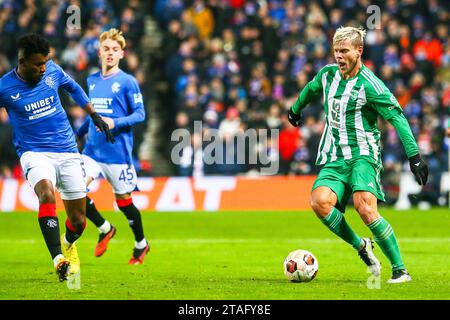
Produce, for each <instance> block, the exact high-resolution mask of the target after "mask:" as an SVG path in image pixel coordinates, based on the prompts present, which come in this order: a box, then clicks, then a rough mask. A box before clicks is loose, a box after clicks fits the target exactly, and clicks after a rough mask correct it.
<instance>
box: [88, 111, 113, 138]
mask: <svg viewBox="0 0 450 320" xmlns="http://www.w3.org/2000/svg"><path fill="white" fill-rule="evenodd" d="M91 118H92V121H94V124H95V126H96V127H97V128H98V129H99V130H100V131H101V132H104V133H105V135H106V141H108V142H111V143H114V142H115V141H116V139H114V135H113V134H112V133H111V130H109V126H108V124H107V123H106V122H105V121H103V119H102V117H100V116H99V115H98V113H97V112H94V113H91Z"/></svg>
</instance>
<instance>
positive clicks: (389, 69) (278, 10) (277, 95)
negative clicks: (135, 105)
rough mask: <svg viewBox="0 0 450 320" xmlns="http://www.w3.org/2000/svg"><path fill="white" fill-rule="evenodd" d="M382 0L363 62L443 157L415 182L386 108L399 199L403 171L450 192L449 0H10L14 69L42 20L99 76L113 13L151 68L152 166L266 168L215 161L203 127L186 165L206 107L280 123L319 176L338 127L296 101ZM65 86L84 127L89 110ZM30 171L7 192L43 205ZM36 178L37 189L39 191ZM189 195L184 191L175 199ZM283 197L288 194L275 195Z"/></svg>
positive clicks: (290, 148)
mask: <svg viewBox="0 0 450 320" xmlns="http://www.w3.org/2000/svg"><path fill="white" fill-rule="evenodd" d="M374 4H375V5H378V6H379V8H380V9H381V11H380V12H381V28H379V29H373V30H368V33H367V38H366V44H365V50H364V54H363V62H364V63H365V65H366V66H368V67H369V68H371V69H372V70H373V71H374V72H375V74H377V75H379V77H380V78H381V79H382V80H383V81H384V82H385V84H386V85H387V87H388V88H389V89H390V90H391V91H392V92H393V93H394V94H395V96H396V97H397V99H398V101H399V102H400V104H401V106H402V107H403V109H404V112H405V115H406V117H407V119H408V121H409V123H410V125H411V128H412V131H413V133H414V136H415V137H416V140H417V141H418V144H419V148H420V151H421V154H422V155H423V156H424V157H425V158H426V160H427V162H428V164H429V167H430V177H429V183H428V184H427V186H426V187H425V188H422V189H420V188H412V189H411V185H414V182H413V181H412V180H411V175H410V173H409V167H408V162H407V159H406V158H405V153H404V151H403V147H402V145H401V143H400V141H399V138H398V136H397V134H396V132H395V130H394V128H393V127H392V126H390V125H389V124H387V123H386V122H385V121H383V120H380V125H381V129H380V130H381V132H382V134H383V139H382V143H383V161H384V169H385V170H384V173H383V176H382V182H383V186H384V189H385V192H386V196H387V203H388V204H394V203H396V202H398V199H399V197H400V191H401V188H400V185H401V184H403V185H405V186H407V187H409V188H410V189H411V190H412V191H411V190H409V191H408V192H412V193H416V195H415V196H408V198H407V199H406V200H405V201H407V202H408V203H409V202H411V203H412V204H413V205H415V204H418V203H420V202H421V201H423V200H424V201H426V202H427V203H429V204H432V205H441V206H443V205H446V202H447V199H448V195H447V193H448V189H449V187H448V186H449V185H450V183H449V182H448V181H449V180H446V179H450V178H449V177H448V176H446V173H445V172H446V171H447V170H448V148H449V139H448V138H445V135H444V131H445V129H446V127H447V121H448V118H449V110H450V85H449V83H450V81H449V78H450V43H449V30H448V29H449V25H450V24H449V20H450V14H449V10H448V2H446V1H438V0H403V1H398V0H390V1H370V2H369V1H366V0H342V1H335V0H323V1H295V0H291V1H281V0H269V1H243V0H228V1H218V0H193V1H188V0H185V1H182V0H155V1H139V0H132V1H128V2H121V1H106V0H92V1H45V0H42V1H32V0H28V1H8V0H5V1H1V3H0V30H1V33H0V34H1V35H0V41H1V43H2V46H1V49H0V74H4V73H6V72H7V71H9V70H10V69H11V68H12V67H14V66H15V65H16V64H17V61H16V49H15V41H16V39H17V38H18V37H19V36H20V35H22V34H25V33H27V32H31V31H33V32H39V33H41V34H43V35H45V36H46V37H47V38H49V40H50V41H51V43H52V45H53V48H52V53H51V55H52V59H54V60H55V61H56V62H57V63H59V64H60V65H61V66H62V67H63V68H64V70H65V71H66V72H68V73H69V74H70V75H71V76H72V77H73V78H74V79H76V80H77V81H78V82H79V83H80V84H81V85H82V86H83V87H84V88H85V87H86V82H85V79H86V76H87V75H88V74H90V73H92V72H94V71H97V70H98V58H97V56H96V49H97V47H98V40H97V38H98V36H99V34H100V33H101V32H102V31H104V30H106V29H108V28H110V27H116V28H119V29H121V30H122V31H123V32H124V35H125V37H126V39H127V48H126V56H125V59H124V61H123V62H122V63H121V68H122V69H123V70H124V71H126V72H130V73H132V74H133V75H134V76H135V77H136V78H137V80H138V82H139V85H140V87H141V90H142V93H143V96H144V99H145V106H146V108H147V120H146V121H145V122H144V123H142V124H140V125H138V126H136V127H135V148H134V155H135V165H136V167H137V169H138V172H139V175H140V176H141V177H165V176H184V177H186V176H187V177H189V176H194V177H195V178H201V177H203V176H240V178H239V180H240V179H243V180H245V179H246V178H245V177H252V178H253V177H255V175H256V176H257V175H258V173H257V172H258V169H259V168H258V167H255V166H249V165H237V164H236V165H233V164H231V165H230V164H227V165H212V166H211V165H210V166H206V165H204V163H202V162H201V161H197V160H195V159H198V157H196V155H200V156H201V152H202V151H201V148H198V147H199V146H200V145H199V143H198V140H199V139H193V140H196V142H195V143H194V147H193V148H191V149H190V150H183V154H185V155H189V156H186V157H184V158H183V162H182V164H181V165H174V164H173V163H172V161H171V158H170V154H171V147H172V146H173V145H174V142H173V141H171V140H170V136H171V133H172V132H173V130H174V129H177V128H186V129H188V130H191V131H192V129H193V126H192V125H193V122H194V121H196V120H198V121H203V126H204V128H205V129H204V132H203V134H205V135H207V132H208V128H213V129H215V128H217V129H219V131H220V132H221V133H222V134H224V136H232V135H236V134H237V135H239V134H240V132H242V130H245V129H246V128H255V129H258V128H267V129H279V130H280V131H279V132H280V134H279V140H278V146H273V145H265V146H263V147H265V148H267V149H268V151H267V152H269V151H270V152H271V151H273V150H270V149H271V148H277V149H278V150H275V151H279V157H278V158H276V159H275V161H279V167H280V170H279V175H280V176H288V177H290V179H293V180H294V181H296V183H297V184H298V185H299V186H300V185H302V186H305V183H304V181H307V180H308V179H310V176H311V175H315V174H316V173H317V172H318V170H319V168H318V167H317V166H315V165H314V161H315V157H316V151H317V145H318V141H319V139H320V136H321V134H322V130H323V127H324V114H323V107H322V106H321V102H320V100H317V101H314V102H313V103H312V104H311V105H310V106H309V107H308V108H307V109H305V111H304V113H303V116H304V119H305V123H304V125H303V126H302V127H301V128H299V129H298V128H294V127H292V126H290V125H289V123H288V122H287V119H286V110H287V108H288V107H289V106H290V105H291V104H292V102H293V101H294V100H295V99H296V97H297V94H298V92H299V89H300V88H302V87H303V86H304V85H305V84H306V83H307V81H308V80H309V79H311V78H312V76H313V75H314V74H315V72H317V71H318V70H319V69H320V68H321V67H322V66H324V65H326V64H328V63H332V62H333V57H332V53H331V50H330V40H331V38H332V35H333V33H334V31H335V30H336V28H337V27H339V26H341V25H353V26H364V27H365V26H366V21H367V18H368V16H369V14H368V13H367V12H366V9H367V7H368V6H369V5H374ZM69 5H76V6H78V7H79V8H80V9H81V11H80V12H81V28H79V29H68V28H66V20H67V18H68V17H69V16H70V14H69V13H67V11H66V9H67V7H68V6H69ZM64 97H65V98H64V105H65V107H66V108H67V111H68V114H69V117H70V120H71V123H72V125H73V127H74V128H75V129H76V128H77V127H78V126H79V125H80V124H81V123H82V121H83V119H84V116H85V115H84V113H83V111H82V110H81V109H80V107H79V106H77V105H75V104H74V102H73V101H72V100H71V99H70V98H68V97H67V96H64ZM0 110H1V111H0V139H1V141H0V150H1V151H0V152H1V156H0V167H1V171H0V175H1V179H2V182H1V184H0V189H1V190H2V199H8V200H9V199H11V198H10V196H11V191H8V192H7V193H5V192H4V190H11V189H10V187H11V186H12V184H11V181H9V180H8V183H9V184H8V185H6V184H5V181H6V180H4V179H10V178H13V179H23V175H22V172H21V169H20V167H19V164H18V158H17V156H16V155H15V152H14V149H13V147H12V144H11V135H12V130H11V127H10V126H9V124H8V118H7V115H6V112H5V110H4V109H0ZM194 135H195V134H194ZM197 138H198V137H197ZM225 143H226V142H225ZM189 148H190V147H189ZM247 151H248V150H247ZM250 152H251V151H250ZM275 154H277V152H275ZM302 177H304V178H302ZM249 179H250V178H249ZM305 179H306V180H305ZM145 181H148V180H144V182H143V183H144V184H145V183H146V182H145ZM155 181H157V183H156V185H157V184H159V183H165V182H167V180H164V178H163V179H162V180H160V179H159V180H158V179H156V180H155ZM175 181H178V183H181V187H180V185H178V187H174V190H176V189H177V188H178V189H179V188H181V189H179V190H186V189H183V184H184V185H185V188H187V187H186V182H183V181H185V180H183V179H181V180H179V179H178V180H175ZM180 181H181V182H180ZM187 181H190V180H187ZM402 181H403V182H402ZM20 183H22V182H19V187H17V186H16V187H15V188H16V189H14V188H13V189H12V190H16V195H15V196H16V197H17V199H18V200H17V201H18V203H19V205H18V207H14V206H11V204H10V202H9V201H6V200H5V201H6V202H7V203H9V204H6V205H2V208H1V210H2V211H6V209H8V208H11V209H14V208H27V209H32V208H33V205H29V206H23V207H21V206H20V202H21V201H22V200H21V199H22V198H23V197H24V196H23V192H22V194H21V192H20V190H21V187H20V186H21V185H24V186H25V187H24V188H26V183H25V184H23V183H22V184H20ZM153 183H154V182H153ZM189 183H191V185H190V186H191V187H192V186H193V184H192V182H188V184H189ZM261 183H262V184H265V183H266V180H265V179H263V180H261ZM175 184H176V183H175ZM306 186H308V183H307V182H306ZM188 187H189V185H188ZM192 188H193V187H192ZM255 188H259V187H258V186H256V187H255ZM291 188H292V187H291ZM194 189H195V188H194ZM255 190H256V191H257V190H262V189H255ZM289 190H292V189H288V188H287V187H286V191H289ZM24 192H25V194H27V195H28V196H29V197H33V194H32V192H31V193H30V192H28V191H24ZM27 192H28V193H27ZM108 192H109V190H108ZM183 193H184V192H180V194H183ZM104 194H105V195H107V193H104ZM264 194H267V195H269V194H270V192H269V193H264ZM298 194H301V193H300V192H298ZM303 194H307V192H306V193H303ZM28 196H25V198H27V197H28ZM178 196H179V194H172V197H173V199H172V200H173V203H174V204H176V203H177V201H179V199H178V198H177V197H178ZM203 196H204V195H203ZM13 197H14V195H13ZM402 197H403V198H404V197H405V190H403V196H402ZM194 198H195V197H194ZM24 201H25V202H26V200H24ZM110 203H111V205H112V204H113V199H111V201H110ZM279 203H282V201H281V200H280V199H279V201H277V202H274V204H273V206H274V207H276V206H277V205H278V204H279ZM181 207H182V206H181ZM152 208H154V207H152ZM174 208H175V207H174ZM195 208H197V209H199V208H200V209H201V208H203V209H205V208H204V207H201V206H200V207H195ZM423 208H426V206H424V207H423ZM299 209H306V207H303V206H300V207H299Z"/></svg>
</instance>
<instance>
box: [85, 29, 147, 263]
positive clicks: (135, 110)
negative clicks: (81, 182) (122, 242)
mask: <svg viewBox="0 0 450 320" xmlns="http://www.w3.org/2000/svg"><path fill="white" fill-rule="evenodd" d="M99 42H100V47H99V57H100V60H101V71H99V72H97V73H94V74H92V75H90V76H89V77H88V79H87V85H88V90H89V98H90V100H91V103H92V105H93V106H94V108H95V110H96V112H98V113H99V114H101V116H102V119H103V120H104V121H105V122H106V123H107V124H108V125H109V128H110V130H111V132H112V134H113V135H114V138H115V144H114V145H111V144H109V143H107V141H106V139H105V137H104V135H102V134H101V133H100V132H98V130H96V128H95V126H94V124H93V123H92V121H91V120H89V119H88V120H87V121H85V123H84V124H83V125H82V126H81V127H80V129H79V130H78V132H77V135H78V137H82V136H84V135H85V134H86V133H87V140H86V143H85V146H84V150H83V152H82V154H83V161H84V166H85V170H86V176H87V185H89V184H90V183H91V182H92V181H93V180H94V179H96V178H98V177H100V176H103V177H104V178H105V179H107V180H108V182H109V183H110V184H111V186H112V187H113V191H114V194H115V198H116V203H117V206H118V208H119V209H120V210H121V211H122V212H123V213H124V214H125V216H126V217H127V219H128V222H129V225H130V227H131V229H132V231H133V234H134V237H135V245H134V249H133V254H132V256H131V258H130V260H129V262H128V263H129V264H142V263H143V262H144V258H145V255H146V254H147V253H148V251H149V250H150V246H149V244H148V242H147V240H146V239H145V236H144V230H143V225H142V219H141V213H140V212H139V210H138V209H137V208H136V206H135V205H134V203H133V199H132V196H131V193H132V192H133V191H135V190H137V174H136V170H135V168H134V166H133V156H132V150H133V130H132V126H133V125H135V124H137V123H140V122H142V121H144V120H145V109H144V104H143V99H142V94H141V92H140V89H139V85H138V82H137V81H136V79H135V78H134V77H133V76H131V75H130V74H128V73H126V72H124V71H122V70H121V69H120V68H119V62H120V60H121V59H122V58H123V56H124V48H125V45H126V42H125V39H124V37H123V36H122V32H121V31H119V30H117V29H114V28H112V29H110V30H108V31H105V32H103V33H102V34H101V35H100V41H99ZM86 216H87V217H88V218H89V219H90V220H91V221H92V222H93V223H94V224H95V225H96V226H97V228H98V230H99V232H100V235H99V240H98V243H97V246H96V248H95V252H94V253H95V256H97V257H100V256H101V255H103V253H104V252H105V251H106V249H107V246H108V243H109V241H110V240H111V238H112V237H114V235H115V233H116V228H115V227H114V226H113V225H111V223H110V222H109V221H107V220H105V219H104V218H103V216H102V215H101V214H100V213H99V212H98V210H97V209H96V207H95V205H94V202H93V201H92V200H91V199H89V197H88V198H87V203H86Z"/></svg>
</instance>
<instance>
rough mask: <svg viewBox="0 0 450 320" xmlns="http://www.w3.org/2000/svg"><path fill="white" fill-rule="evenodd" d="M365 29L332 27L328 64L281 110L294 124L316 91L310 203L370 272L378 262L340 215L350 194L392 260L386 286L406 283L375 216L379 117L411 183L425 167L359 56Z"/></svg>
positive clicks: (387, 231) (398, 112)
mask: <svg viewBox="0 0 450 320" xmlns="http://www.w3.org/2000/svg"><path fill="white" fill-rule="evenodd" d="M364 36H365V31H364V30H363V29H358V28H353V27H340V28H339V29H337V30H336V33H335V34H334V37H333V52H334V57H335V60H336V64H330V65H327V66H325V67H323V68H322V69H321V70H320V71H319V72H318V73H317V74H316V76H315V77H314V79H313V80H311V81H310V82H309V83H308V84H307V85H306V86H305V87H304V88H303V90H302V91H301V92H300V94H299V96H298V98H297V100H296V102H295V103H294V104H293V105H292V107H291V108H290V110H289V114H288V118H289V121H290V123H291V124H292V125H294V126H299V125H300V124H301V111H302V110H303V109H304V108H305V107H306V105H307V104H308V103H309V102H310V101H311V99H312V98H313V97H314V96H317V95H319V94H323V103H324V108H325V114H326V125H325V129H324V132H323V135H322V138H321V141H320V144H319V150H318V155H317V161H316V163H317V164H318V165H323V167H322V169H321V170H320V173H319V175H318V177H317V180H316V181H315V183H314V185H313V188H312V194H311V207H312V209H313V210H314V212H315V213H316V215H317V216H318V217H319V218H320V219H321V221H322V222H323V224H325V226H327V227H328V229H330V230H331V231H332V232H333V233H335V234H336V235H337V236H339V237H340V238H342V239H343V240H344V241H346V242H347V243H349V244H350V245H351V246H352V247H353V248H354V249H355V250H356V251H357V252H358V254H359V256H360V257H361V259H362V260H363V261H364V263H365V264H366V265H367V266H368V267H369V270H370V271H371V272H372V274H373V275H374V276H379V275H380V273H381V266H380V262H379V261H378V259H377V258H376V257H375V255H374V253H373V242H372V241H371V240H370V239H369V238H361V237H360V236H359V235H357V234H356V233H355V232H354V231H353V230H352V228H351V227H350V225H349V224H348V223H347V222H346V221H345V218H344V215H343V212H344V211H345V206H346V204H347V202H348V200H349V198H350V196H351V195H352V194H353V202H354V205H355V209H356V211H357V212H358V213H359V215H360V216H361V219H362V220H363V221H364V223H365V224H366V225H367V227H369V229H370V231H371V232H372V234H373V237H374V239H375V242H376V243H377V244H378V246H379V247H380V248H381V250H382V251H383V253H384V254H385V256H386V257H387V258H388V259H389V261H390V263H391V265H392V277H391V278H390V279H389V280H388V283H402V282H408V281H411V276H410V275H409V274H408V272H407V270H406V267H405V264H404V263H403V260H402V257H401V254H400V249H399V246H398V243H397V239H396V237H395V234H394V230H393V229H392V227H391V225H390V224H389V222H388V221H386V220H385V219H384V218H383V217H381V216H380V214H379V212H378V209H377V201H378V200H380V201H384V193H383V191H382V187H381V184H380V174H381V171H382V168H383V167H382V162H381V148H380V132H379V130H378V129H377V118H378V116H379V115H380V116H382V117H383V118H384V119H386V120H387V121H388V122H389V123H391V124H392V125H393V126H394V127H395V129H396V130H397V132H398V134H399V137H400V140H401V142H402V144H403V146H404V149H405V152H406V154H407V156H408V159H409V162H410V168H411V171H412V173H413V174H414V176H415V178H416V180H417V182H418V183H419V184H420V185H425V183H426V182H427V178H428V166H427V164H426V163H425V162H424V161H423V160H422V158H421V157H420V154H419V149H418V147H417V143H416V141H415V139H414V136H413V134H412V132H411V129H410V127H409V124H408V121H407V120H406V118H405V116H404V115H403V112H402V108H401V107H400V105H399V103H398V102H397V100H396V99H395V97H394V96H393V95H392V93H391V92H390V91H389V89H387V88H386V86H385V85H384V83H383V82H382V81H381V80H380V79H378V78H377V77H376V76H375V75H374V74H373V73H372V71H370V70H369V69H368V68H367V67H366V66H364V64H363V63H362V61H361V55H362V52H363V45H364Z"/></svg>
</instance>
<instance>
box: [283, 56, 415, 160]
mask: <svg viewBox="0 0 450 320" xmlns="http://www.w3.org/2000/svg"><path fill="white" fill-rule="evenodd" d="M320 93H322V94H323V104H324V108H325V114H326V125H325V129H324V132H323V134H322V138H321V140H320V144H319V150H318V154H317V160H316V164H318V165H323V164H325V163H328V162H334V161H336V160H349V159H353V158H356V157H367V159H368V160H369V161H370V162H372V163H374V164H376V165H381V145H380V131H379V130H378V128H377V118H378V115H381V116H382V117H383V118H385V119H386V120H388V121H389V122H390V123H392V125H393V126H394V127H395V128H396V129H397V132H398V133H399V136H400V139H401V141H402V143H403V145H404V147H405V150H406V153H407V155H408V157H410V156H413V155H415V154H417V153H419V151H418V148H417V144H416V141H415V139H414V136H413V135H412V132H411V129H410V127H409V124H408V121H407V120H406V118H405V117H404V115H403V111H402V108H401V107H400V105H399V103H398V101H397V99H396V98H395V97H394V95H393V94H392V93H391V92H390V91H389V89H388V88H387V87H386V86H385V85H384V83H383V82H382V81H381V80H380V79H378V78H377V77H376V76H375V75H374V74H373V72H372V71H370V70H369V69H368V68H367V67H365V66H364V65H362V67H361V69H360V70H359V72H358V73H357V74H356V75H355V76H354V77H351V78H349V79H343V78H342V76H341V74H340V72H339V69H338V66H337V64H330V65H327V66H325V67H323V68H322V69H321V70H320V71H319V72H318V73H317V74H316V76H315V77H314V79H313V80H311V81H310V82H309V83H308V84H307V85H306V86H305V88H303V90H302V91H301V92H300V94H299V97H298V99H297V101H296V103H295V104H294V105H293V106H292V110H293V112H294V113H295V114H299V112H301V110H302V109H303V108H304V107H306V105H307V104H308V103H309V102H310V101H311V99H312V98H313V97H314V96H316V95H319V94H320Z"/></svg>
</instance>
